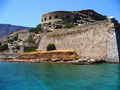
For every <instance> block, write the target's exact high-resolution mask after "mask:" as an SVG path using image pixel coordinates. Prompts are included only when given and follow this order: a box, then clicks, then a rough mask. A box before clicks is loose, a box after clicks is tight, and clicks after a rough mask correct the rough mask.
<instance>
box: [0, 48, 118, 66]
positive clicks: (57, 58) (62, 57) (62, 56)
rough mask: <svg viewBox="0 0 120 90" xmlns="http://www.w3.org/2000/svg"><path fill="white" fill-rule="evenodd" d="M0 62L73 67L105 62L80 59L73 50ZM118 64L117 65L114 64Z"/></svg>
mask: <svg viewBox="0 0 120 90" xmlns="http://www.w3.org/2000/svg"><path fill="white" fill-rule="evenodd" d="M0 62H10V63H11V62H18V63H65V64H74V65H89V64H101V63H114V62H106V61H105V60H97V59H90V58H81V57H80V56H78V55H77V53H76V52H75V51H74V50H55V51H36V52H30V53H24V54H22V55H19V56H18V57H16V58H4V59H1V60H0ZM116 64H119V63H116Z"/></svg>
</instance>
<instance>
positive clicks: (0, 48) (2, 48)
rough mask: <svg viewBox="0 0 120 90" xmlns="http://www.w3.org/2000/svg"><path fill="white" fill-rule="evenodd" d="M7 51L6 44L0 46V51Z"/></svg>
mask: <svg viewBox="0 0 120 90" xmlns="http://www.w3.org/2000/svg"><path fill="white" fill-rule="evenodd" d="M7 49H8V45H7V44H4V45H2V46H0V51H4V50H7Z"/></svg>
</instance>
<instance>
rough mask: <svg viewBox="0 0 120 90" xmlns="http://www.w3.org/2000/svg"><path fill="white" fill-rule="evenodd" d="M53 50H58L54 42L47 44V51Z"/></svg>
mask: <svg viewBox="0 0 120 90" xmlns="http://www.w3.org/2000/svg"><path fill="white" fill-rule="evenodd" d="M51 50H56V47H55V45H54V44H49V45H48V46H47V51H51Z"/></svg>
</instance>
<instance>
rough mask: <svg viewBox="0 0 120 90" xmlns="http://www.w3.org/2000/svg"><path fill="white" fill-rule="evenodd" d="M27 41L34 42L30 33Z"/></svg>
mask: <svg viewBox="0 0 120 90" xmlns="http://www.w3.org/2000/svg"><path fill="white" fill-rule="evenodd" d="M27 42H29V43H33V44H34V43H35V42H34V40H33V37H32V36H31V35H30V36H29V37H28V40H27Z"/></svg>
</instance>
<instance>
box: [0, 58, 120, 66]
mask: <svg viewBox="0 0 120 90" xmlns="http://www.w3.org/2000/svg"><path fill="white" fill-rule="evenodd" d="M0 62H3V63H52V64H73V65H91V64H104V63H107V64H120V63H115V62H106V61H104V60H99V61H97V60H94V59H91V60H73V61H67V62H66V61H57V62H51V61H40V60H38V59H36V60H35V59H31V60H26V59H21V60H20V59H10V60H0Z"/></svg>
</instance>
